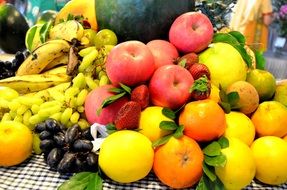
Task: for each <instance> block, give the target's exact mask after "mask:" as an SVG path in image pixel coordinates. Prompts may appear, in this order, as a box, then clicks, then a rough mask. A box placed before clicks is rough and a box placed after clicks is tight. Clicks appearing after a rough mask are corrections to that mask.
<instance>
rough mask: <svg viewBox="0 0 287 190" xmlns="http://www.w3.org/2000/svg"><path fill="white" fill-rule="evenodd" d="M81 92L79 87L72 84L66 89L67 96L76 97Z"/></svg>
mask: <svg viewBox="0 0 287 190" xmlns="http://www.w3.org/2000/svg"><path fill="white" fill-rule="evenodd" d="M79 92H80V89H79V88H77V87H74V86H72V87H70V88H68V89H67V90H66V91H65V97H74V96H76V95H77V94H79Z"/></svg>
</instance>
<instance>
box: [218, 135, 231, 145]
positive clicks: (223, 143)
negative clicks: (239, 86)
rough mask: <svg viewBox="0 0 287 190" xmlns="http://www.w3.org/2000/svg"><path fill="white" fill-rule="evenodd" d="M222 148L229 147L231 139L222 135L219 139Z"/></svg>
mask: <svg viewBox="0 0 287 190" xmlns="http://www.w3.org/2000/svg"><path fill="white" fill-rule="evenodd" d="M217 142H218V143H219V144H220V147H221V148H227V147H228V146H229V141H228V139H227V138H226V137H223V136H222V137H220V138H219V139H218V141H217Z"/></svg>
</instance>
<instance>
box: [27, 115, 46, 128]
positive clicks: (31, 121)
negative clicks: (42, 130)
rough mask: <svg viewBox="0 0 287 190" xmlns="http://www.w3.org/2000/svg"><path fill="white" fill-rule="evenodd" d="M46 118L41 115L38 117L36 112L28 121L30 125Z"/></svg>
mask: <svg viewBox="0 0 287 190" xmlns="http://www.w3.org/2000/svg"><path fill="white" fill-rule="evenodd" d="M46 119H47V118H43V117H40V116H39V115H38V114H35V115H32V116H31V117H30V118H29V123H30V124H32V125H35V124H37V123H40V122H42V121H44V120H46Z"/></svg>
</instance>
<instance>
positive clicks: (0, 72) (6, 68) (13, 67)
mask: <svg viewBox="0 0 287 190" xmlns="http://www.w3.org/2000/svg"><path fill="white" fill-rule="evenodd" d="M28 55H29V52H28V51H25V52H21V51H18V52H17V53H16V54H15V58H14V59H13V60H12V61H0V79H5V78H8V77H13V76H15V72H16V71H17V69H18V68H19V67H20V65H21V64H22V63H23V61H24V60H25V58H26V57H27V56H28Z"/></svg>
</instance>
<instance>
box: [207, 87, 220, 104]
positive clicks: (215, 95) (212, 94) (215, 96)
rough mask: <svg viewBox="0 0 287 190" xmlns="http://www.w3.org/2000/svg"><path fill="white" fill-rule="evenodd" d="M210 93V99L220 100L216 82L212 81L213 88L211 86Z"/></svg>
mask: <svg viewBox="0 0 287 190" xmlns="http://www.w3.org/2000/svg"><path fill="white" fill-rule="evenodd" d="M210 89H211V90H210V95H209V99H211V100H214V101H215V102H217V103H218V102H220V96H219V92H220V90H219V88H218V87H217V86H215V85H214V84H212V83H211V88H210Z"/></svg>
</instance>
